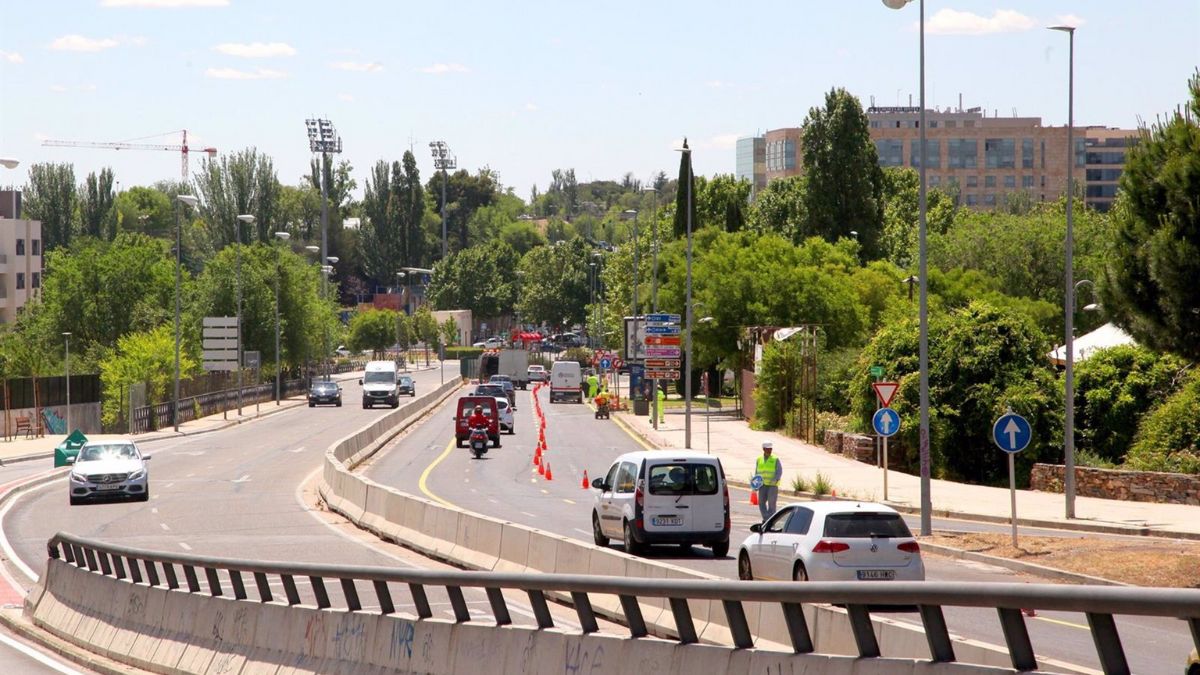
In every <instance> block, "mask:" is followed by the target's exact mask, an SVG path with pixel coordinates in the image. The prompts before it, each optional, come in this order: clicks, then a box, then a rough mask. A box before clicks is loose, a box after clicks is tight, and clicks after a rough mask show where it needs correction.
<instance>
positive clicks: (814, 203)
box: [802, 89, 883, 260]
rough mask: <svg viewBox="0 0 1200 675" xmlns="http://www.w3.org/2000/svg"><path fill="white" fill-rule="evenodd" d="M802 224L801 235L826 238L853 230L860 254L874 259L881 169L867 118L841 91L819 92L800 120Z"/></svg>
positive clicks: (880, 207)
mask: <svg viewBox="0 0 1200 675" xmlns="http://www.w3.org/2000/svg"><path fill="white" fill-rule="evenodd" d="M802 145H803V148H804V174H805V177H806V178H807V179H808V189H807V190H805V192H804V206H805V217H806V219H805V222H804V226H803V228H802V236H803V237H809V236H814V235H815V236H820V237H824V238H825V239H826V240H827V241H834V240H836V239H840V238H842V237H849V236H851V235H850V231H851V230H854V231H856V232H858V241H859V243H860V244H861V245H862V253H863V256H864V257H865V258H866V259H868V260H870V259H873V258H876V257H878V255H877V252H878V248H879V235H880V233H881V231H882V229H883V172H882V170H880V168H879V156H878V154H877V153H876V152H875V144H874V142H872V141H871V134H870V129H869V126H868V123H867V116H866V115H865V114H863V110H862V106H861V105H859V103H858V99H856V98H854V97H853V96H851V95H850V92H848V91H846V90H845V89H834V90H831V91H830V92H829V93H828V94H826V95H825V107H824V108H812V109H811V110H809V112H808V117H807V118H806V119H805V121H804V137H803V140H802Z"/></svg>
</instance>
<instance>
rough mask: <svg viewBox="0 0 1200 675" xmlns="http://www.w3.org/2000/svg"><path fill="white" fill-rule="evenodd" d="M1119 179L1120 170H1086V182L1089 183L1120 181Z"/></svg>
mask: <svg viewBox="0 0 1200 675" xmlns="http://www.w3.org/2000/svg"><path fill="white" fill-rule="evenodd" d="M1120 178H1121V170H1120V169H1088V170H1087V179H1088V182H1091V181H1103V182H1113V181H1117V180H1120Z"/></svg>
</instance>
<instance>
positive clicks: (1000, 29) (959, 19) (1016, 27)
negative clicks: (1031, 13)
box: [925, 9, 1039, 35]
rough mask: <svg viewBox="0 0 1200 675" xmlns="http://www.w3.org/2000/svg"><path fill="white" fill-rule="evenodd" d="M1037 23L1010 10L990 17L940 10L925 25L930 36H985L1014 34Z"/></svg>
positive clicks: (1003, 10)
mask: <svg viewBox="0 0 1200 675" xmlns="http://www.w3.org/2000/svg"><path fill="white" fill-rule="evenodd" d="M1038 25H1039V24H1038V22H1037V20H1036V19H1034V18H1032V17H1028V16H1025V15H1024V14H1021V13H1020V12H1016V11H1013V10H1011V9H998V10H996V11H995V12H992V15H991V16H990V17H987V16H981V15H979V14H974V13H972V12H960V11H958V10H955V9H940V10H938V12H937V13H936V14H934V15H933V16H932V17H931V18H930V19H929V21H928V23H926V25H925V32H927V33H929V34H931V35H987V34H989V33H1016V32H1020V31H1026V30H1031V29H1034V28H1037V27H1038Z"/></svg>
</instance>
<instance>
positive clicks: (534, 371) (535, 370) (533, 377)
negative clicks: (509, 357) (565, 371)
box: [525, 364, 550, 382]
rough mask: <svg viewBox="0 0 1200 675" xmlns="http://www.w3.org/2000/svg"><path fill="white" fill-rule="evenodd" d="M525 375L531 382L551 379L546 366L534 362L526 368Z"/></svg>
mask: <svg viewBox="0 0 1200 675" xmlns="http://www.w3.org/2000/svg"><path fill="white" fill-rule="evenodd" d="M525 377H526V378H528V379H529V381H530V382H547V381H549V380H550V374H549V373H547V372H546V366H541V365H537V364H534V365H532V366H529V368H527V369H526V370H525Z"/></svg>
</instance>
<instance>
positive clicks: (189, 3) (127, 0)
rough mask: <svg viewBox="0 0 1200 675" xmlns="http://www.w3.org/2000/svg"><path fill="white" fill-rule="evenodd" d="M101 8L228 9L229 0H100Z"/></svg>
mask: <svg viewBox="0 0 1200 675" xmlns="http://www.w3.org/2000/svg"><path fill="white" fill-rule="evenodd" d="M100 6H101V7H143V8H151V9H175V8H178V7H228V6H229V0H100Z"/></svg>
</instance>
